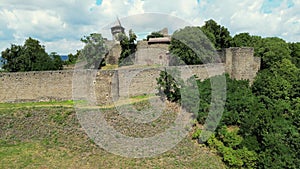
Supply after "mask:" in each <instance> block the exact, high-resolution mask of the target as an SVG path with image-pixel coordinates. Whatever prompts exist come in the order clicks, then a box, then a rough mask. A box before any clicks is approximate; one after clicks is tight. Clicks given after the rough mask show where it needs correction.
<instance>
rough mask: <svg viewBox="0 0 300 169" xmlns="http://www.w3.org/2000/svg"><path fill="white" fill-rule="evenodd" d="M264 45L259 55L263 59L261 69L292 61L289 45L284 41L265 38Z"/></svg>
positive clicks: (275, 38)
mask: <svg viewBox="0 0 300 169" xmlns="http://www.w3.org/2000/svg"><path fill="white" fill-rule="evenodd" d="M262 43H263V45H262V46H261V48H260V49H259V51H258V55H259V56H260V57H261V58H262V63H261V69H266V68H269V67H271V66H273V65H274V64H275V63H276V62H280V61H282V60H283V59H289V60H290V59H291V56H290V52H291V51H290V49H289V45H288V43H286V42H285V41H284V40H282V39H280V38H277V37H271V38H264V39H263V41H262Z"/></svg>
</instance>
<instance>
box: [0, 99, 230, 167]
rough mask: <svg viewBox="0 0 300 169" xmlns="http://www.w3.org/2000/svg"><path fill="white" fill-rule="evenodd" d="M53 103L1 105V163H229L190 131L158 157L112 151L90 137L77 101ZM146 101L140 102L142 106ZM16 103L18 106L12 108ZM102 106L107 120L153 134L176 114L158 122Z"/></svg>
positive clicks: (134, 131) (130, 130) (119, 127)
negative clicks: (79, 115) (78, 114)
mask: <svg viewBox="0 0 300 169" xmlns="http://www.w3.org/2000/svg"><path fill="white" fill-rule="evenodd" d="M54 103H55V104H54ZM54 103H53V102H47V103H43V104H42V103H18V104H1V106H2V109H0V125H1V130H0V168H3V169H7V168H30V169H31V168H224V164H223V163H222V161H221V159H220V157H218V156H217V155H215V154H213V153H211V152H210V151H209V150H208V149H207V148H205V147H203V146H199V145H197V144H195V143H194V142H193V141H192V139H191V137H190V136H189V137H187V138H186V139H184V140H182V142H180V143H179V144H178V145H177V146H176V147H174V148H173V149H171V150H169V151H168V152H166V153H164V154H161V155H158V156H156V157H151V158H142V159H135V158H126V157H121V156H118V155H114V154H111V153H109V152H107V151H105V150H103V149H102V148H101V147H99V146H97V145H96V144H95V143H94V142H93V141H92V140H91V139H89V137H88V136H87V135H86V133H85V132H84V130H83V129H82V128H81V126H80V124H79V123H78V120H77V118H76V112H75V111H74V108H72V107H68V106H69V105H72V102H70V101H66V102H54ZM145 104H147V102H141V103H138V104H136V105H135V106H137V108H138V107H139V106H140V107H141V109H142V108H143V107H145ZM16 105H17V107H19V108H17V109H12V108H11V107H16ZM32 105H33V106H32ZM48 105H55V106H53V107H49V106H48ZM56 105H61V106H56ZM66 105H67V106H66ZM22 106H23V107H22ZM30 106H31V107H30ZM101 110H102V111H103V113H104V116H105V118H106V120H107V122H108V124H110V125H112V126H113V127H115V129H116V130H119V131H120V132H123V133H124V134H127V135H131V136H148V135H149V136H151V135H152V134H153V133H151V132H152V131H151V129H154V130H158V131H159V127H160V126H163V127H166V126H168V125H170V124H169V122H170V119H172V118H173V117H171V116H169V114H163V115H162V117H161V119H160V120H157V121H154V122H153V124H155V125H152V124H144V125H143V124H133V123H131V122H129V121H128V120H127V119H126V118H122V117H121V116H118V115H117V112H116V110H115V109H113V108H111V109H101ZM163 127H162V128H163ZM147 131H150V133H147ZM147 134H148V135H147Z"/></svg>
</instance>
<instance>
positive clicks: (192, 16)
mask: <svg viewBox="0 0 300 169" xmlns="http://www.w3.org/2000/svg"><path fill="white" fill-rule="evenodd" d="M299 11H300V0H255V1H253V0H84V1H82V0H52V1H49V0H39V1H37V0H27V1H21V0H9V1H7V0H0V50H1V51H2V50H4V49H5V48H7V47H10V44H12V43H14V44H23V42H24V40H25V39H27V38H28V37H33V38H36V39H38V40H39V41H41V43H42V44H43V45H44V46H46V50H47V52H58V53H59V54H68V53H74V52H76V50H78V49H81V48H82V47H83V44H82V43H81V42H80V38H82V37H83V36H85V35H89V34H90V33H94V32H99V33H102V34H103V35H104V36H105V37H107V38H111V35H110V32H109V31H110V30H109V27H110V26H111V25H112V24H113V22H115V20H116V16H118V17H119V18H120V19H121V22H122V24H123V25H124V27H125V28H126V30H127V31H128V30H129V29H133V30H134V32H136V33H137V34H138V35H145V34H147V33H148V32H151V31H157V30H159V29H161V28H163V27H169V29H170V31H171V32H172V31H173V30H174V29H176V28H178V26H179V25H180V26H184V25H185V24H186V25H197V26H201V25H203V24H204V21H206V20H208V19H214V20H215V21H217V22H218V23H219V24H221V25H224V26H225V27H227V28H228V29H229V31H230V32H231V34H232V36H234V35H235V34H237V33H241V32H249V33H250V34H255V35H261V36H263V37H266V36H278V37H281V38H283V39H285V40H286V41H290V42H296V41H300V12H299ZM145 13H146V14H148V13H160V14H163V15H143V14H145ZM139 15H142V17H141V16H139ZM168 15H169V16H172V17H173V18H168V17H167V16H168ZM155 20H157V23H155Z"/></svg>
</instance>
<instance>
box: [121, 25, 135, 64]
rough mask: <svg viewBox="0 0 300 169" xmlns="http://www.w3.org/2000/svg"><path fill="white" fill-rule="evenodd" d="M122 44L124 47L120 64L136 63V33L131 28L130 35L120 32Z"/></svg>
mask: <svg viewBox="0 0 300 169" xmlns="http://www.w3.org/2000/svg"><path fill="white" fill-rule="evenodd" d="M118 38H119V40H120V45H121V48H122V51H121V56H120V58H119V61H118V62H119V66H126V65H132V64H133V63H134V58H135V51H136V43H135V41H136V39H137V36H136V34H135V33H134V32H133V31H132V30H129V37H128V36H126V35H125V34H119V37H118Z"/></svg>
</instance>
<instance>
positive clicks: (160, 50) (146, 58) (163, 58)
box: [134, 41, 170, 66]
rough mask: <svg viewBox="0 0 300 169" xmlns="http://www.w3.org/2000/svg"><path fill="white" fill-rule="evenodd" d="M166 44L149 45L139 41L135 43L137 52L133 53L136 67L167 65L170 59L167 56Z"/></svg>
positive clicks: (167, 46)
mask: <svg viewBox="0 0 300 169" xmlns="http://www.w3.org/2000/svg"><path fill="white" fill-rule="evenodd" d="M168 51H169V45H168V44H151V45H149V44H148V42H147V41H139V42H138V43H137V51H136V53H135V63H134V64H136V65H164V66H167V65H169V62H170V58H169V56H168V53H169V52H168Z"/></svg>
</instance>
